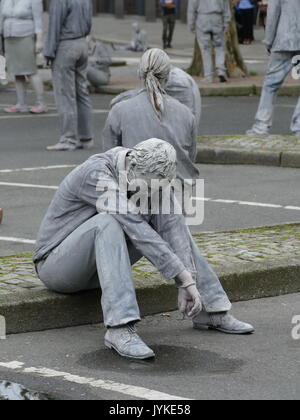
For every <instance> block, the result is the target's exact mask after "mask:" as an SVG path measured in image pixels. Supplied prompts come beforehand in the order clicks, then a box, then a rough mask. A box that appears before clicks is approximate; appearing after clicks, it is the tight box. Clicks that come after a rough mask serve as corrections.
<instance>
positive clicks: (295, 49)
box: [247, 0, 300, 137]
mask: <svg viewBox="0 0 300 420" xmlns="http://www.w3.org/2000/svg"><path fill="white" fill-rule="evenodd" d="M264 43H265V44H266V47H267V50H268V52H269V53H270V54H271V57H270V61H269V67H268V72H267V75H266V79H265V83H264V86H263V90H262V95H261V99H260V104H259V108H258V111H257V114H256V117H255V124H254V126H253V127H252V129H251V130H249V131H247V134H249V135H268V134H269V130H270V128H271V127H272V124H273V113H274V106H275V102H276V99H277V94H278V91H279V89H280V87H281V86H282V84H283V82H284V80H285V78H286V77H287V76H288V75H289V74H290V73H291V72H292V71H293V73H294V76H295V77H296V78H298V80H300V69H299V64H300V1H299V0H288V1H286V0H270V1H269V3H268V16H267V26H266V38H265V41H264ZM291 131H292V132H293V134H294V135H296V136H299V137H300V98H299V101H298V104H297V106H296V109H295V112H294V115H293V118H292V123H291Z"/></svg>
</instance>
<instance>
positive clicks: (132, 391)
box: [0, 361, 189, 401]
mask: <svg viewBox="0 0 300 420" xmlns="http://www.w3.org/2000/svg"><path fill="white" fill-rule="evenodd" d="M0 366H1V367H4V368H6V369H11V370H17V371H20V373H25V374H35V375H38V376H41V377H43V378H62V379H63V380H65V381H67V382H71V383H74V384H79V385H88V386H90V387H92V388H100V389H103V390H105V391H113V392H118V393H120V394H124V395H130V396H131V397H135V398H139V399H144V400H159V401H163V400H186V401H187V400H189V399H188V398H182V397H178V396H176V395H170V394H166V393H164V392H159V391H155V390H153V389H148V388H144V387H139V386H133V385H128V384H122V383H118V382H114V381H108V380H104V379H94V378H86V377H83V376H78V375H72V374H70V373H67V372H60V371H57V370H53V369H48V368H44V367H41V368H35V367H29V368H26V367H24V366H25V364H24V363H20V362H17V361H14V362H9V363H0Z"/></svg>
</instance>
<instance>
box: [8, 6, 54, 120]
mask: <svg viewBox="0 0 300 420" xmlns="http://www.w3.org/2000/svg"><path fill="white" fill-rule="evenodd" d="M1 50H2V51H1ZM42 50H43V3H42V0H22V1H15V0H2V2H1V3H0V55H3V54H4V53H5V58H6V66H7V73H8V74H9V75H10V76H12V77H14V80H15V86H16V93H17V104H16V105H15V106H10V107H7V108H5V109H4V111H5V112H7V113H10V114H11V113H20V112H21V113H22V112H29V111H30V112H31V113H33V114H43V113H45V112H47V111H48V109H47V107H46V105H45V100H44V85H43V82H42V79H41V77H40V75H39V73H38V68H37V55H38V54H40V53H41V51H42ZM27 80H29V81H30V82H31V84H32V87H33V89H34V92H35V95H36V106H34V107H31V108H29V107H28V105H27V102H26V81H27Z"/></svg>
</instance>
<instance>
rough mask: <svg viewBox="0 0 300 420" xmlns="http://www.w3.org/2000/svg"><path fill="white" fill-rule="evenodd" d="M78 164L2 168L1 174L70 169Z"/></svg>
mask: <svg viewBox="0 0 300 420" xmlns="http://www.w3.org/2000/svg"><path fill="white" fill-rule="evenodd" d="M76 166H77V165H55V166H39V167H37V168H17V169H0V174H11V173H14V172H33V171H47V170H50V169H68V168H76Z"/></svg>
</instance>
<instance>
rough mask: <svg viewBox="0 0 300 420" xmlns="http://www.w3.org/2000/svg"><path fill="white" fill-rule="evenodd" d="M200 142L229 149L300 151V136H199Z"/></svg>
mask: <svg viewBox="0 0 300 420" xmlns="http://www.w3.org/2000/svg"><path fill="white" fill-rule="evenodd" d="M199 143H200V144H201V145H203V146H208V147H222V148H229V149H241V148H242V149H247V150H255V149H263V150H270V151H282V152H283V151H296V152H300V137H295V136H276V135H270V136H203V137H200V138H199Z"/></svg>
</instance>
